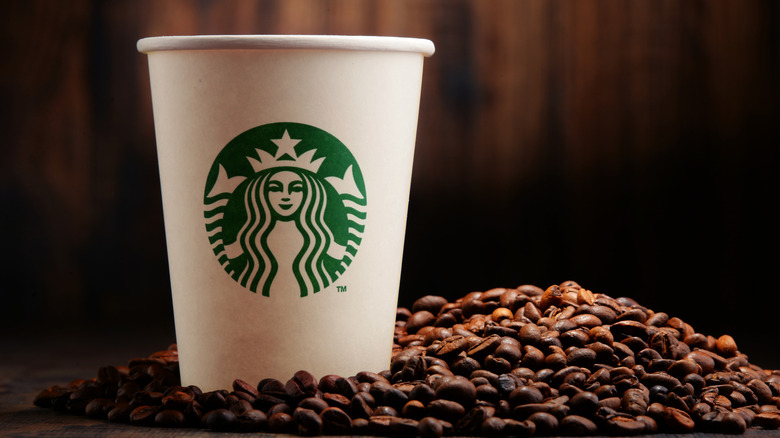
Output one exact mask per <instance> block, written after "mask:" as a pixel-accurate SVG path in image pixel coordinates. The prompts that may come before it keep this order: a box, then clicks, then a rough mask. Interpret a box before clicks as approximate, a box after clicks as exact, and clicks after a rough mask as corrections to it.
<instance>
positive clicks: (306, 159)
mask: <svg viewBox="0 0 780 438" xmlns="http://www.w3.org/2000/svg"><path fill="white" fill-rule="evenodd" d="M271 141H272V142H274V144H276V146H278V149H277V150H276V155H271V154H269V153H268V152H266V151H264V150H262V149H255V151H257V156H258V157H259V158H260V159H259V160H256V159H254V158H252V157H246V159H247V160H248V161H249V164H251V165H252V168H253V169H254V170H255V172H260V171H262V170H266V169H271V168H274V167H297V168H300V169H306V170H308V171H310V172H313V173H317V171H318V170H319V169H320V166H321V165H322V162H323V161H325V157H320V158H318V159H316V160H315V159H314V154H315V153H316V152H317V150H316V149H310V150H308V151H306V152H304V153H302V154H301V155H298V154H297V153H296V152H295V145H296V144H298V143H299V142H300V141H301V140H300V139H295V138H290V134H289V133H288V132H287V130H286V129H285V130H284V134H282V138H278V139H275V140H274V139H272V140H271Z"/></svg>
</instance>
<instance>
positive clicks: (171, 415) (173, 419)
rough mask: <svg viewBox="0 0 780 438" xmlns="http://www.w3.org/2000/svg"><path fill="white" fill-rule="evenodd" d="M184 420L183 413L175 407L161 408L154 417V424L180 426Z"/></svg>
mask: <svg viewBox="0 0 780 438" xmlns="http://www.w3.org/2000/svg"><path fill="white" fill-rule="evenodd" d="M185 422H186V419H185V417H184V413H182V412H181V411H179V410H176V409H163V410H161V411H160V412H158V413H157V415H155V417H154V424H155V425H156V426H160V427H182V426H184V424H185Z"/></svg>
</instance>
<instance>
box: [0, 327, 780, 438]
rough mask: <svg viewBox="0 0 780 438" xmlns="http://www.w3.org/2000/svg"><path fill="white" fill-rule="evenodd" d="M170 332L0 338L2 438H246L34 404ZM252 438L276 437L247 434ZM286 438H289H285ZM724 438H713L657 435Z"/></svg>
mask: <svg viewBox="0 0 780 438" xmlns="http://www.w3.org/2000/svg"><path fill="white" fill-rule="evenodd" d="M173 339H174V335H173V330H172V329H171V328H162V329H159V330H146V331H141V332H138V331H136V332H134V333H122V332H111V331H108V332H106V331H100V330H93V331H69V332H65V333H48V334H43V333H40V334H29V333H26V334H21V335H17V334H8V333H5V334H3V333H0V437H4V436H13V437H37V436H56V437H78V438H83V437H109V436H110V437H152V438H154V437H170V436H183V437H211V436H214V437H220V438H233V437H244V438H245V437H247V436H249V435H250V434H245V433H225V432H209V431H206V430H199V429H162V428H152V427H140V426H133V425H129V424H117V423H109V422H108V421H104V420H95V419H90V418H86V417H80V416H73V415H68V414H64V413H60V412H57V411H54V410H51V409H42V408H38V407H35V406H34V405H33V404H32V401H33V399H34V398H35V396H36V394H38V392H40V391H41V390H42V389H44V388H47V387H49V386H52V385H57V384H59V385H63V384H67V383H68V382H70V381H72V380H75V379H85V378H92V377H95V376H96V375H97V370H98V368H99V367H100V366H102V365H123V364H126V363H127V361H128V360H129V359H132V358H135V357H143V356H147V355H148V354H150V353H152V352H154V351H158V350H162V349H165V348H166V347H167V346H168V345H169V344H170V343H172V342H173ZM251 436H265V437H271V436H280V435H274V434H251ZM286 436H289V435H286ZM672 436H679V437H685V438H692V437H712V438H716V437H723V436H724V435H716V434H692V435H691V434H689V435H674V434H658V435H651V437H655V438H664V437H672ZM741 436H743V437H750V438H754V437H760V438H768V437H777V436H780V431H762V430H750V431H748V432H747V433H746V434H744V435H741Z"/></svg>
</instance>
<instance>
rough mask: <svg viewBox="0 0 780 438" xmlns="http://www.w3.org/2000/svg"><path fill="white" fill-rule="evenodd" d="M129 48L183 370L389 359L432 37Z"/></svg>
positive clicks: (227, 376) (241, 40) (372, 367)
mask: <svg viewBox="0 0 780 438" xmlns="http://www.w3.org/2000/svg"><path fill="white" fill-rule="evenodd" d="M137 48H138V50H139V51H140V52H142V53H146V54H148V61H149V71H150V77H151V92H152V102H153V113H154V123H155V133H156V139H157V150H158V158H159V167H160V179H161V186H162V199H163V210H164V215H165V231H166V239H167V248H168V259H169V266H170V274H171V288H172V297H173V306H174V319H175V325H176V340H177V343H178V348H179V359H180V370H181V379H182V383H183V384H184V385H191V384H194V385H198V386H200V387H201V388H202V389H203V390H215V389H223V388H225V389H228V388H230V385H231V384H232V381H233V380H234V379H237V378H240V379H243V380H246V381H248V382H255V383H256V382H258V381H259V380H260V379H262V378H267V377H271V378H276V379H279V380H282V381H286V380H287V379H289V378H291V377H292V375H293V374H294V373H295V372H296V371H298V370H307V371H310V372H311V373H313V374H314V375H315V376H316V377H317V378H320V377H322V376H324V375H327V374H338V375H342V376H345V377H346V376H351V375H354V374H355V373H357V372H358V371H362V370H368V371H381V370H384V369H387V368H388V367H389V361H390V353H391V349H392V338H393V326H394V318H395V309H396V306H397V300H398V285H399V279H400V271H401V258H402V251H403V240H404V231H405V225H406V212H407V205H408V196H409V184H410V178H411V170H412V158H413V153H414V142H415V136H416V127H417V115H418V109H419V100H420V86H421V79H422V66H423V58H424V57H425V56H430V55H431V54H432V53H433V50H434V48H433V44H432V43H431V42H430V41H428V40H420V39H412V38H392V37H362V36H313V35H311V36H300V35H296V36H293V35H287V36H279V35H277V36H181V37H155V38H145V39H142V40H139V41H138V45H137Z"/></svg>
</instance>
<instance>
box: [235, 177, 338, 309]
mask: <svg viewBox="0 0 780 438" xmlns="http://www.w3.org/2000/svg"><path fill="white" fill-rule="evenodd" d="M281 170H288V171H292V172H295V173H296V174H298V175H299V176H300V177H301V181H303V186H304V189H303V199H302V202H301V205H300V207H299V208H298V211H297V212H296V214H295V216H294V220H295V221H296V226H297V228H298V230H299V231H300V232H301V235H302V236H303V247H302V248H301V250H300V252H299V253H298V255H297V256H296V257H295V260H294V262H293V266H292V270H293V274H294V275H295V278H296V280H297V281H298V286H299V288H300V292H301V296H302V297H304V296H307V295H308V294H309V293H316V292H319V291H320V290H322V289H324V288H326V287H327V286H328V285H330V283H331V282H332V281H333V278H332V273H331V272H329V270H328V269H327V267H326V266H325V257H326V255H327V250H328V247H329V246H330V245H331V243H332V242H333V241H334V238H333V233H332V231H331V230H330V228H329V227H328V225H327V223H326V222H325V208H326V207H327V193H326V192H325V186H324V185H323V184H322V182H321V181H320V180H319V179H318V178H316V177H315V176H314V175H313V174H311V173H310V172H308V171H306V170H302V169H298V168H275V169H273V170H271V171H268V172H261V173H258V174H257V175H256V176H255V177H254V178H253V179H252V180H251V181H250V182H249V184H248V185H247V187H246V191H245V192H244V208H245V210H246V214H247V218H246V222H245V223H244V225H243V226H242V227H241V229H240V230H239V231H238V236H237V238H238V241H239V242H240V244H241V248H242V249H243V251H244V254H245V255H246V266H245V267H244V270H243V272H242V273H241V274H240V275H239V277H238V282H239V283H240V284H241V285H242V286H244V287H246V288H248V289H250V290H252V291H258V289H260V290H261V293H262V294H263V295H265V296H269V293H270V287H271V283H272V282H273V279H274V277H275V276H276V273H277V271H278V270H279V266H278V264H277V261H276V258H275V257H274V256H273V254H272V253H271V251H270V248H269V247H268V235H269V234H270V233H271V231H272V230H273V228H274V225H275V223H276V221H277V220H278V219H277V218H276V213H274V212H273V211H272V209H271V207H270V202H269V201H268V190H267V186H268V180H269V179H270V178H271V176H272V175H273V174H275V173H276V172H278V171H281Z"/></svg>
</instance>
